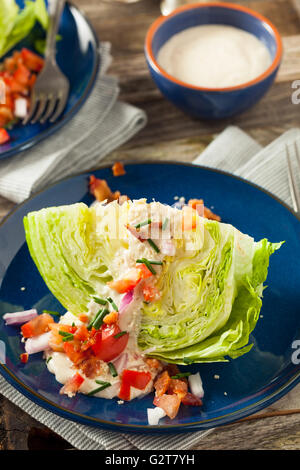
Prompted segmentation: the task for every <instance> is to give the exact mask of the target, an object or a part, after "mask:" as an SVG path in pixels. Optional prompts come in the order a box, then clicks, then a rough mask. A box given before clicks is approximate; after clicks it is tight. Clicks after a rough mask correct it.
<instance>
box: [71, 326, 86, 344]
mask: <svg viewBox="0 0 300 470" xmlns="http://www.w3.org/2000/svg"><path fill="white" fill-rule="evenodd" d="M88 338H89V330H88V329H87V327H86V326H85V325H80V326H79V327H78V328H76V331H75V332H74V339H75V340H78V341H86V340H87V339H88Z"/></svg>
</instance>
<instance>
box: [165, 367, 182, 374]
mask: <svg viewBox="0 0 300 470" xmlns="http://www.w3.org/2000/svg"><path fill="white" fill-rule="evenodd" d="M165 370H167V371H168V373H169V376H170V377H172V376H173V375H177V374H180V370H179V368H178V366H177V365H176V364H167V365H166V367H165Z"/></svg>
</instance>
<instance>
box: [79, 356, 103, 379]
mask: <svg viewBox="0 0 300 470" xmlns="http://www.w3.org/2000/svg"><path fill="white" fill-rule="evenodd" d="M79 369H80V370H81V372H82V373H83V374H84V375H85V376H86V377H88V378H90V379H94V378H95V377H97V376H99V375H100V374H101V369H102V365H101V361H100V359H97V358H96V357H94V356H90V357H88V358H87V359H85V360H83V361H82V362H81V363H80V364H79Z"/></svg>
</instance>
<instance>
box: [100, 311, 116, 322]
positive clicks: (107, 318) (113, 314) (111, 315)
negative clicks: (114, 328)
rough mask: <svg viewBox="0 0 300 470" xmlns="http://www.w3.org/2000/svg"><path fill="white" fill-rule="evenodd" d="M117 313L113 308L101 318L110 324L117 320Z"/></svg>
mask: <svg viewBox="0 0 300 470" xmlns="http://www.w3.org/2000/svg"><path fill="white" fill-rule="evenodd" d="M118 317H119V314H118V312H115V311H114V310H113V311H112V312H110V313H108V314H107V315H105V317H104V318H103V322H104V323H106V325H112V324H113V323H117V321H118Z"/></svg>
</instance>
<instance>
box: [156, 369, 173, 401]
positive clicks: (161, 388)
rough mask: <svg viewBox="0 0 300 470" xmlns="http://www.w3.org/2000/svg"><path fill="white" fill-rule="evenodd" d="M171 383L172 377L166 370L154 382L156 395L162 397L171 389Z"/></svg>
mask: <svg viewBox="0 0 300 470" xmlns="http://www.w3.org/2000/svg"><path fill="white" fill-rule="evenodd" d="M170 383H171V378H170V376H169V374H168V372H167V371H166V370H165V371H164V372H162V373H161V374H160V375H159V376H158V377H157V379H156V380H155V382H154V388H155V396H156V397H161V396H162V395H164V394H165V393H166V392H167V390H168V389H169V385H170Z"/></svg>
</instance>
